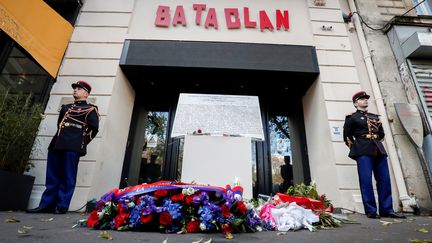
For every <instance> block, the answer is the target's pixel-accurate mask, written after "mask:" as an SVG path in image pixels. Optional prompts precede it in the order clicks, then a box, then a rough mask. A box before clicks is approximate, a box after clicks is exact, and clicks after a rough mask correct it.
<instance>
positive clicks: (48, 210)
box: [26, 206, 54, 213]
mask: <svg viewBox="0 0 432 243" xmlns="http://www.w3.org/2000/svg"><path fill="white" fill-rule="evenodd" d="M26 212H27V213H54V209H52V208H43V207H40V206H39V207H37V208H33V209H27V210H26Z"/></svg>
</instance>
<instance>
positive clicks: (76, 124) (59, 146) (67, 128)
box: [48, 101, 99, 156]
mask: <svg viewBox="0 0 432 243" xmlns="http://www.w3.org/2000/svg"><path fill="white" fill-rule="evenodd" d="M57 127H58V129H57V132H56V134H55V136H54V137H53V139H52V140H51V143H50V145H49V147H48V149H50V150H64V151H75V152H78V154H79V155H80V156H84V155H85V154H86V153H87V144H89V143H90V141H91V140H92V139H93V138H94V137H96V134H97V133H98V131H99V113H98V109H97V106H95V105H92V104H88V103H87V102H86V101H75V102H74V103H72V104H66V105H62V107H61V110H60V115H59V118H58V121H57Z"/></svg>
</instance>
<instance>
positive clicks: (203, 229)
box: [200, 223, 207, 231]
mask: <svg viewBox="0 0 432 243" xmlns="http://www.w3.org/2000/svg"><path fill="white" fill-rule="evenodd" d="M200 229H201V230H202V231H205V230H206V229H207V228H206V226H205V224H204V223H200Z"/></svg>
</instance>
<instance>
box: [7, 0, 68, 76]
mask: <svg viewBox="0 0 432 243" xmlns="http://www.w3.org/2000/svg"><path fill="white" fill-rule="evenodd" d="M0 22H1V23H2V24H1V25H0V28H1V29H2V30H3V31H4V32H6V33H7V34H8V35H9V36H10V37H11V38H12V39H14V40H15V41H16V42H17V43H18V44H19V45H21V46H22V47H23V48H24V49H25V50H26V51H28V52H29V53H30V55H31V56H32V57H33V58H34V59H35V60H36V61H37V62H38V63H39V64H40V65H41V66H42V67H43V68H44V69H45V70H46V71H47V72H48V73H49V74H50V75H51V76H53V77H56V76H57V72H58V69H59V67H60V64H61V61H62V58H63V55H64V52H65V50H66V47H67V45H68V42H69V39H70V36H71V35H72V31H73V27H72V26H71V25H70V24H69V22H67V21H66V20H65V19H63V18H62V17H61V16H60V15H59V14H58V13H57V12H56V11H54V10H53V9H51V8H50V7H49V6H48V5H47V4H46V3H45V2H44V1H42V0H2V1H0Z"/></svg>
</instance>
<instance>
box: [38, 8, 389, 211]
mask: <svg viewBox="0 0 432 243" xmlns="http://www.w3.org/2000/svg"><path fill="white" fill-rule="evenodd" d="M326 2H327V4H326V6H314V4H313V0H307V1H305V0H292V1H280V0H271V1H269V0H256V1H246V0H236V1H232V0H220V1H212V0H203V1H200V2H199V3H206V4H207V8H209V7H214V8H216V10H217V14H218V20H219V30H214V29H212V28H210V29H205V28H204V27H202V26H196V25H195V21H194V19H195V12H194V11H193V10H192V4H193V3H198V2H195V1H192V0H184V1H180V0H170V1H168V0H122V1H118V0H87V1H86V2H85V4H84V6H83V8H82V11H81V13H80V15H79V18H78V22H77V24H76V26H75V31H74V34H73V36H72V39H71V42H70V45H69V47H68V50H67V53H66V56H65V59H64V61H63V65H62V68H61V70H60V73H59V78H58V81H57V83H56V84H55V85H54V87H53V90H52V93H51V97H50V100H49V104H48V107H47V109H46V115H47V117H46V119H45V120H44V121H43V122H42V124H41V129H40V132H39V135H38V142H37V143H36V144H35V147H36V150H35V153H34V155H33V161H34V162H35V164H36V168H35V169H34V170H32V172H31V174H33V175H36V185H35V187H34V191H33V194H32V201H31V206H35V205H37V203H38V202H39V199H40V196H41V193H42V191H43V189H44V178H45V165H46V149H47V146H48V143H49V141H50V139H51V136H52V135H53V134H54V132H55V123H56V119H57V116H58V107H59V106H60V103H61V101H62V98H64V97H70V92H71V89H70V84H71V83H72V82H73V81H76V80H78V79H86V80H88V81H89V82H91V83H92V84H93V86H94V90H93V92H92V97H93V98H94V99H95V103H96V104H97V105H98V106H99V107H100V113H101V131H100V133H99V134H98V136H97V138H96V139H95V141H93V142H92V143H91V144H90V146H89V153H88V155H87V156H85V157H83V158H82V159H81V162H80V165H79V172H78V182H77V188H76V191H75V194H74V197H73V201H72V205H71V208H70V209H71V210H74V209H77V208H79V207H80V206H82V205H84V204H85V202H86V201H87V200H89V199H91V198H93V197H94V198H99V197H100V196H101V195H102V194H103V193H105V192H106V191H108V190H110V189H113V188H115V187H117V186H118V183H119V181H120V176H121V170H122V166H123V159H124V152H125V147H126V140H127V136H128V131H129V124H130V117H131V113H132V108H133V100H134V97H135V93H134V90H133V89H132V88H131V86H130V84H129V82H128V80H127V78H126V77H125V76H124V75H123V73H122V72H121V70H120V69H119V66H118V63H119V58H120V54H121V50H122V46H123V41H124V39H127V38H131V39H168V40H169V39H174V40H197V41H226V42H254V43H274V44H290V45H312V46H316V49H317V55H318V62H319V66H320V71H321V74H320V76H319V78H318V79H317V80H316V81H315V83H314V84H313V85H312V87H311V88H310V89H309V90H308V92H307V93H306V95H305V96H304V98H303V104H304V105H303V107H304V114H305V128H306V136H307V145H308V151H309V161H310V169H311V177H312V179H313V180H315V181H316V182H317V185H318V189H319V192H321V193H326V194H327V195H328V197H329V198H330V199H332V200H333V202H334V204H335V206H342V207H345V208H350V209H354V210H358V211H362V210H363V209H362V206H361V201H360V200H361V199H360V198H359V190H358V179H357V172H356V166H355V163H354V161H352V160H350V159H349V158H348V157H347V154H348V150H347V148H346V147H345V145H344V144H343V142H342V125H343V121H344V118H345V115H346V114H347V113H349V112H352V111H353V110H354V108H353V106H352V103H351V101H350V99H351V95H352V93H354V92H355V91H357V90H359V89H366V90H368V91H370V85H369V84H368V82H369V81H368V79H367V74H365V72H366V71H365V68H364V64H363V63H362V57H361V54H360V53H359V52H357V51H353V50H354V49H355V48H357V44H356V42H355V39H356V38H355V34H350V33H348V32H347V29H346V24H345V23H343V21H342V12H341V6H340V4H339V0H327V1H326ZM177 4H182V5H183V6H184V9H185V12H186V18H187V23H188V26H187V27H181V26H177V27H172V26H170V27H169V28H158V27H155V26H154V20H155V15H156V9H157V6H158V5H168V6H170V7H171V11H174V9H175V6H176V5H177ZM224 7H238V8H240V9H242V8H243V7H249V9H250V11H251V16H253V17H252V18H253V19H255V20H257V16H258V11H259V10H261V9H265V10H266V11H267V13H268V14H269V17H270V19H272V20H273V19H274V11H275V9H281V10H284V9H288V10H289V11H290V25H291V28H290V30H289V31H277V30H275V31H273V32H270V31H264V32H261V31H260V30H259V28H257V29H246V28H244V27H242V28H241V29H239V30H228V29H227V28H226V26H225V16H224V14H223V8H224ZM205 16H206V15H205V14H204V15H203V18H205ZM323 25H325V26H332V30H322V28H321V27H322V26H323ZM353 46H355V48H354V47H353ZM140 92H144V91H140ZM370 93H372V92H370ZM287 105H289V104H287ZM373 109H374V107H372V110H373ZM337 131H339V132H340V133H339V134H338V133H337ZM394 198H397V197H394Z"/></svg>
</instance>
